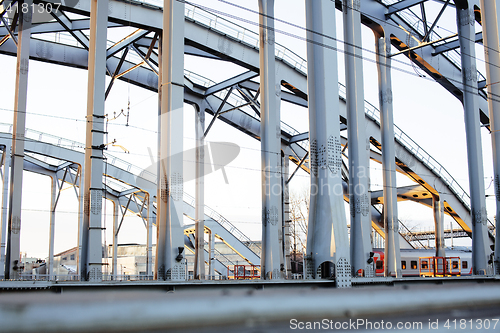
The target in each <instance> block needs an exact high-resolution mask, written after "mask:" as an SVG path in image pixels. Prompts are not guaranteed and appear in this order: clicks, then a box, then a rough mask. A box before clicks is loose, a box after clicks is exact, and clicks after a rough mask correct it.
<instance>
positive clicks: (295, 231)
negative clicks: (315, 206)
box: [290, 189, 310, 253]
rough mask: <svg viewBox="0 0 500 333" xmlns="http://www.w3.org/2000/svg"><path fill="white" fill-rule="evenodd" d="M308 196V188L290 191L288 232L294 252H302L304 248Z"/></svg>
mask: <svg viewBox="0 0 500 333" xmlns="http://www.w3.org/2000/svg"><path fill="white" fill-rule="evenodd" d="M309 197H310V196H309V189H304V190H302V191H300V192H295V191H293V192H290V220H291V221H292V224H291V227H290V229H291V230H290V232H291V236H292V252H294V253H303V252H304V251H305V249H306V240H307V222H308V217H309Z"/></svg>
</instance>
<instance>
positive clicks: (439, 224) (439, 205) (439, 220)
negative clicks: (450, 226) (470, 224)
mask: <svg viewBox="0 0 500 333" xmlns="http://www.w3.org/2000/svg"><path fill="white" fill-rule="evenodd" d="M432 208H433V211H434V235H435V236H434V238H435V240H436V244H435V247H436V257H445V256H446V252H445V249H446V246H445V243H444V202H443V201H442V200H441V198H439V196H433V198H432Z"/></svg>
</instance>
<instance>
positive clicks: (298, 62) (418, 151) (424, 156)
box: [186, 4, 492, 224]
mask: <svg viewBox="0 0 500 333" xmlns="http://www.w3.org/2000/svg"><path fill="white" fill-rule="evenodd" d="M410 12H411V11H410ZM186 13H187V14H186V16H188V17H190V18H192V19H193V20H195V21H196V19H197V18H204V19H209V26H210V28H211V29H213V30H218V29H217V27H222V26H224V27H225V28H224V29H223V30H219V32H221V33H225V34H229V35H230V36H231V37H234V38H237V39H238V40H240V41H241V42H245V43H247V44H249V45H251V46H255V47H256V48H258V46H259V43H258V40H259V39H258V34H257V33H255V32H252V31H250V30H248V29H245V28H243V27H241V26H238V25H236V24H234V23H232V22H230V21H227V20H225V19H223V18H220V17H218V16H216V15H214V14H211V13H208V12H207V11H205V10H203V9H201V8H198V7H195V6H191V5H188V4H186ZM411 13H412V12H411ZM400 14H401V15H402V16H404V17H405V19H407V20H409V21H413V25H412V26H414V27H416V28H417V29H418V28H419V25H418V24H416V22H417V21H415V19H414V18H412V17H411V16H410V14H408V13H405V12H404V11H403V12H401V13H400ZM189 15H191V16H189ZM413 15H414V16H415V17H417V16H416V15H415V14H413ZM417 19H418V17H417ZM200 22H201V21H200ZM205 23H206V22H205ZM226 26H230V27H231V29H228V28H226ZM422 29H423V26H422ZM241 30H243V31H241ZM232 31H236V32H237V33H233V34H231V32H232ZM419 32H420V31H419ZM421 32H423V30H422V31H421ZM433 33H434V35H435V36H436V38H437V39H439V38H440V36H439V35H438V34H437V33H435V32H433ZM240 35H241V36H245V38H247V40H244V39H240V38H238V36H240ZM248 39H250V40H251V41H248ZM275 45H276V54H277V55H278V54H282V56H281V57H278V56H277V58H278V59H281V60H284V56H283V55H284V54H287V57H289V60H290V61H286V62H287V63H288V64H289V65H290V66H291V67H293V68H294V69H296V70H298V71H299V72H301V73H303V74H304V75H306V72H307V61H306V60H305V59H303V58H301V57H300V56H299V55H297V54H296V53H294V52H292V51H290V50H288V49H287V48H286V47H284V46H282V45H280V44H278V43H276V44H275ZM451 60H452V61H453V59H451ZM478 73H479V75H480V76H481V77H483V76H482V74H481V73H480V72H479V71H478ZM339 96H341V97H343V98H346V93H345V86H344V85H343V84H341V83H339ZM365 113H366V114H367V115H368V117H369V118H370V119H372V120H374V121H375V122H376V123H377V124H378V125H379V126H380V111H379V110H378V109H377V108H376V107H375V106H373V105H372V104H371V103H369V102H367V101H365ZM281 124H282V125H281V128H282V130H284V131H285V132H287V133H288V134H290V135H295V134H299V133H298V132H297V131H296V130H294V129H293V128H292V127H291V126H289V125H287V124H286V123H284V122H281ZM394 130H395V138H396V140H397V141H398V142H399V143H401V144H402V145H403V146H404V147H405V148H406V149H407V150H408V151H409V152H410V153H411V154H412V155H414V156H415V157H416V158H417V159H418V160H419V161H421V162H422V163H423V164H424V165H426V166H427V167H428V168H430V169H431V170H432V171H433V172H434V173H435V174H436V175H437V176H438V177H440V178H441V179H442V180H443V182H444V183H445V184H446V185H447V186H448V187H449V188H450V189H451V191H452V192H453V193H454V194H455V195H456V197H457V198H458V199H459V200H460V201H461V202H462V204H464V206H465V207H467V208H468V209H469V211H470V205H469V204H468V202H467V201H466V199H469V201H470V196H469V194H468V193H467V192H466V191H465V190H464V189H463V188H462V187H461V186H460V184H459V183H458V182H457V181H456V180H455V179H454V178H453V177H452V176H451V174H450V173H449V172H448V171H447V170H446V169H445V168H444V167H443V166H442V165H441V164H440V163H439V162H438V161H436V160H435V159H434V158H433V157H432V156H431V155H430V154H428V153H427V152H426V151H425V150H424V149H423V148H422V147H420V146H419V145H418V144H417V143H416V142H415V141H414V140H412V139H411V138H410V137H409V136H408V135H407V134H406V133H404V132H403V130H401V129H400V128H399V127H398V126H396V125H394ZM306 141H307V142H308V140H305V141H302V142H301V145H302V146H303V147H304V149H306V150H308V148H309V147H308V145H305V143H304V142H306ZM490 224H492V222H491V221H490Z"/></svg>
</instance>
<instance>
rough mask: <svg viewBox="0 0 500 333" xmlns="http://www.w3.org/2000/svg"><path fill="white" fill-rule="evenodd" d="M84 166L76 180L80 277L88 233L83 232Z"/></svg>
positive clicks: (77, 265)
mask: <svg viewBox="0 0 500 333" xmlns="http://www.w3.org/2000/svg"><path fill="white" fill-rule="evenodd" d="M83 174H84V172H83V166H82V165H79V166H78V174H77V177H78V178H79V179H75V184H76V182H78V183H79V185H78V239H77V244H76V246H77V249H78V255H77V256H76V274H77V275H78V276H80V279H81V276H82V270H81V266H82V265H81V263H82V244H83V243H84V238H83V237H87V235H88V234H87V233H84V232H83V230H82V226H83V223H84V222H83V221H84V215H85V214H84V210H85V209H84V206H85V196H84V195H83V184H84V182H83ZM86 241H87V238H85V242H86Z"/></svg>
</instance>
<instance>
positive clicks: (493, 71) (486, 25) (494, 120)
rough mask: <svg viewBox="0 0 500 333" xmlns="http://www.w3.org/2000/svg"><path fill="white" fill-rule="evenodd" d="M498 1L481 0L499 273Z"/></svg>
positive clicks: (499, 63) (499, 79) (496, 258)
mask: <svg viewBox="0 0 500 333" xmlns="http://www.w3.org/2000/svg"><path fill="white" fill-rule="evenodd" d="M497 3H498V2H497V1H490V0H481V24H482V26H483V36H484V39H483V43H484V58H485V60H486V83H487V86H488V97H489V98H488V107H489V115H490V126H491V147H492V149H493V170H494V174H495V197H496V214H495V216H496V221H495V223H496V235H495V259H494V262H495V274H500V222H499V221H500V151H499V150H498V149H500V148H499V147H500V83H498V82H500V52H499V50H500V41H499V38H500V37H499V30H500V26H499V24H498V23H499V21H498V10H499V9H500V8H498V6H497Z"/></svg>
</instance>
